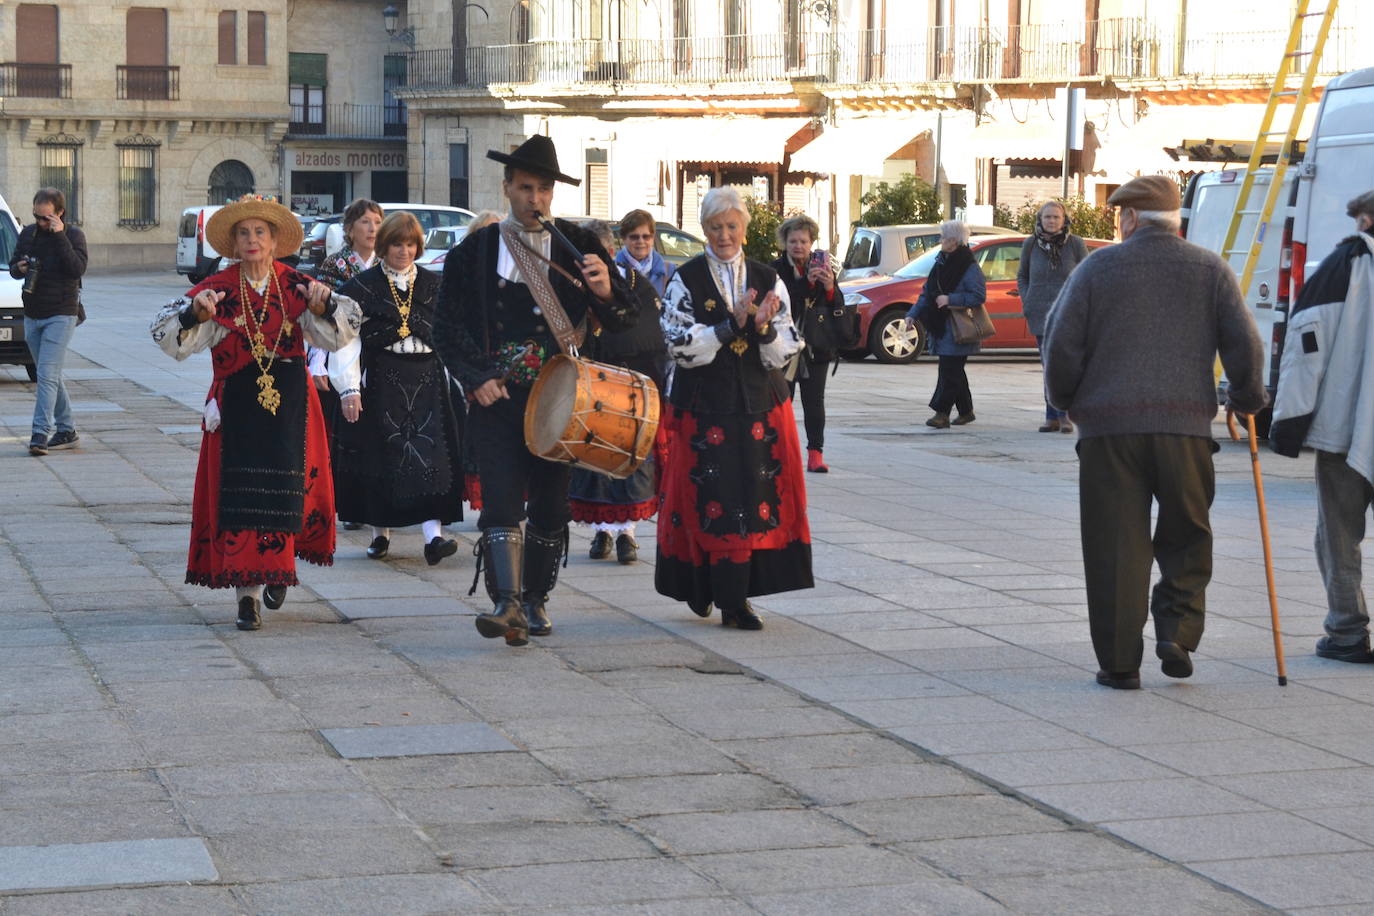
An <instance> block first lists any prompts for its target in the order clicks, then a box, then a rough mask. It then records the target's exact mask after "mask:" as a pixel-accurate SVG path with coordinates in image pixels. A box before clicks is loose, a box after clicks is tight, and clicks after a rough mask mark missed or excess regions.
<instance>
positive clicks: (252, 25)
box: [248, 10, 324, 86]
mask: <svg viewBox="0 0 1374 916" xmlns="http://www.w3.org/2000/svg"><path fill="white" fill-rule="evenodd" d="M318 56H319V57H324V55H323V54H320V55H318ZM248 64H249V66H254V67H265V66H267V14H266V13H264V12H261V11H260V10H249V11H248ZM320 76H321V78H323V76H324V73H323V68H322V69H321V74H320ZM319 85H321V86H323V85H324V83H320V84H319Z"/></svg>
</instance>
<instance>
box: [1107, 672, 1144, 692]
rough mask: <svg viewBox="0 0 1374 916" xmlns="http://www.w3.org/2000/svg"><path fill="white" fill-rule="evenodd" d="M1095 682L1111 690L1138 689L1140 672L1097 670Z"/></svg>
mask: <svg viewBox="0 0 1374 916" xmlns="http://www.w3.org/2000/svg"><path fill="white" fill-rule="evenodd" d="M1097 682H1098V683H1099V684H1101V685H1102V686H1103V687H1110V688H1112V689H1113V690H1139V689H1140V672H1139V671H1099V672H1097Z"/></svg>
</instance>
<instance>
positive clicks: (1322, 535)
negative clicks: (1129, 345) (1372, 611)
mask: <svg viewBox="0 0 1374 916" xmlns="http://www.w3.org/2000/svg"><path fill="white" fill-rule="evenodd" d="M1346 214H1347V215H1348V216H1350V217H1352V218H1354V220H1355V234H1354V235H1352V236H1350V237H1349V238H1347V239H1346V240H1345V241H1343V242H1341V243H1340V244H1339V245H1337V246H1336V249H1335V250H1334V251H1332V252H1331V253H1330V254H1329V255H1327V256H1326V258H1325V259H1324V260H1323V261H1322V263H1321V266H1320V267H1318V268H1317V270H1316V272H1315V273H1314V274H1312V276H1311V277H1310V278H1309V279H1308V281H1307V283H1306V284H1305V285H1304V286H1303V288H1302V292H1301V293H1300V294H1299V296H1298V301H1297V303H1296V304H1295V305H1294V306H1293V314H1292V315H1291V316H1290V317H1289V319H1288V330H1287V334H1286V337H1285V343H1284V348H1283V359H1282V361H1281V363H1280V366H1279V390H1278V394H1277V395H1276V396H1275V398H1274V420H1273V423H1272V425H1271V426H1270V430H1269V444H1270V446H1271V447H1272V448H1273V449H1274V451H1276V452H1278V453H1279V454H1280V455H1287V456H1288V457H1290V458H1296V457H1298V455H1299V453H1300V452H1301V450H1302V447H1303V446H1304V445H1306V446H1308V447H1309V448H1312V449H1315V450H1316V452H1317V458H1316V478H1317V538H1316V549H1317V566H1318V568H1319V569H1320V570H1321V574H1322V582H1323V583H1324V584H1325V585H1326V608H1327V610H1326V622H1325V628H1326V635H1325V636H1323V637H1321V638H1320V639H1319V640H1317V655H1319V656H1321V657H1322V658H1330V659H1335V660H1336V661H1341V662H1357V663H1359V662H1370V661H1374V656H1371V654H1370V650H1369V611H1368V609H1367V608H1366V607H1365V600H1364V591H1363V590H1362V588H1361V581H1360V580H1361V570H1360V565H1361V564H1360V542H1361V541H1363V540H1364V531H1365V516H1366V515H1367V514H1368V513H1369V506H1370V503H1371V502H1374V484H1371V481H1374V359H1371V358H1370V357H1371V354H1374V191H1366V192H1365V193H1363V194H1361V195H1360V196H1359V197H1356V198H1355V199H1354V200H1352V201H1350V203H1349V204H1347V205H1346Z"/></svg>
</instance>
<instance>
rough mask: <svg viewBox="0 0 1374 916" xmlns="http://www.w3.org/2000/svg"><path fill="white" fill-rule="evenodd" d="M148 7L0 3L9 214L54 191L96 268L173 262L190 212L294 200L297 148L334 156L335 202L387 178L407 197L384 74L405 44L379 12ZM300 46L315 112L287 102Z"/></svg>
mask: <svg viewBox="0 0 1374 916" xmlns="http://www.w3.org/2000/svg"><path fill="white" fill-rule="evenodd" d="M151 2H156V3H158V5H157V6H151V5H149V6H141V5H133V4H130V3H129V2H127V0H115V2H110V0H63V2H62V3H60V4H44V3H17V4H16V3H10V4H3V5H0V95H3V97H4V106H3V113H2V114H0V191H2V192H3V193H4V194H5V196H6V199H7V200H9V202H10V204H11V206H12V207H14V209H15V210H16V212H18V213H20V214H21V215H22V214H23V213H25V212H26V207H27V203H28V198H29V197H30V196H31V194H32V193H33V190H34V189H36V188H37V187H40V186H42V185H44V184H55V185H58V186H61V187H63V188H64V190H66V191H67V192H68V195H69V197H70V198H71V208H70V209H71V211H72V215H73V217H74V218H75V220H76V221H77V222H79V224H80V225H81V226H82V228H83V229H84V230H85V232H86V235H87V238H88V240H89V243H90V248H91V263H92V265H94V266H106V265H135V264H142V265H148V266H156V267H170V266H171V265H172V264H173V263H174V260H173V259H174V249H175V241H176V234H177V227H178V223H179V221H180V216H181V213H182V210H183V209H184V208H186V207H192V206H199V205H204V204H207V203H223V202H224V200H225V199H226V198H228V197H231V196H236V195H238V194H241V193H245V192H249V191H252V192H256V193H260V194H267V195H274V196H286V197H289V196H290V194H291V193H292V190H293V188H292V178H293V174H294V173H295V171H296V170H294V169H292V168H291V166H292V163H293V162H294V161H295V157H296V155H297V153H298V152H299V151H301V150H303V151H305V153H306V154H307V156H308V154H310V153H312V152H313V153H315V154H322V155H325V156H333V155H335V154H339V155H341V161H342V162H343V163H344V164H343V165H341V166H340V168H338V169H331V170H330V171H333V172H336V173H343V174H344V175H345V176H346V180H344V181H341V182H338V183H339V184H340V185H342V192H341V196H346V195H347V194H350V193H354V192H359V193H366V192H368V191H370V190H371V182H372V180H373V177H374V176H375V175H376V174H377V172H387V171H390V172H391V173H392V176H391V177H390V178H388V177H385V176H384V177H383V178H382V181H383V182H384V183H385V182H386V181H391V182H392V184H391V185H390V188H391V189H392V191H393V193H404V184H403V178H402V179H400V180H399V181H398V180H397V179H396V178H395V176H396V175H397V174H403V170H404V166H403V160H404V125H403V124H402V126H401V127H400V129H399V131H398V130H397V129H396V128H394V127H393V128H388V127H387V122H386V118H385V112H384V108H385V91H384V73H383V68H384V66H385V65H384V58H385V56H386V53H387V51H388V50H391V51H394V52H405V51H406V50H408V49H407V48H406V47H405V46H402V45H397V44H396V42H395V41H394V40H393V39H392V38H391V37H390V36H388V35H387V34H386V32H385V31H384V29H383V22H382V8H383V6H384V5H385V4H383V3H378V2H374V0H246V2H245V3H244V4H243V5H241V6H235V5H234V3H233V2H226V3H220V4H207V3H204V2H203V0H151ZM340 49H343V51H342V53H341V52H340ZM296 53H305V54H308V55H319V56H322V57H323V58H324V60H323V61H321V60H320V59H319V57H316V58H313V60H314V63H315V65H316V67H317V69H319V67H320V65H321V64H322V65H323V71H322V74H321V75H322V76H323V79H320V80H318V81H319V82H324V83H325V84H326V87H322V88H326V91H328V93H329V94H328V97H327V100H326V101H325V106H324V107H323V108H322V109H320V110H318V111H314V110H312V111H308V112H307V111H305V110H304V108H303V107H302V106H296V107H294V108H293V105H292V83H291V77H292V74H293V70H299V69H300V67H299V64H296V65H295V66H293V63H295V62H296V61H297V58H296V57H295V56H294V55H295V54H296ZM303 131H304V132H303ZM293 148H294V149H293ZM364 152H365V153H366V155H361V153H364ZM349 155H354V156H355V161H356V163H357V164H356V165H352V164H350V163H349V161H348V156H349ZM306 161H310V160H309V159H308V158H307V159H306ZM316 161H318V160H316ZM379 165H380V166H381V167H378V166H379ZM386 166H390V168H389V169H388V168H386ZM308 168H309V167H308V166H307V167H305V168H303V169H301V170H302V171H304V170H308ZM398 189H399V190H398Z"/></svg>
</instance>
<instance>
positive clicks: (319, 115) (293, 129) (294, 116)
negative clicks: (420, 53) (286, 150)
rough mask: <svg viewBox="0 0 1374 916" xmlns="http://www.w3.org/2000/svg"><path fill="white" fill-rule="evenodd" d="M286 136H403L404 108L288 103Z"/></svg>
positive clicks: (404, 130) (391, 105) (364, 138)
mask: <svg viewBox="0 0 1374 916" xmlns="http://www.w3.org/2000/svg"><path fill="white" fill-rule="evenodd" d="M286 135H287V136H288V137H331V138H336V139H350V140H380V139H386V138H389V137H395V138H398V139H403V138H404V137H405V135H406V109H405V105H404V104H401V103H397V104H388V105H351V104H347V103H339V104H334V105H292V106H291V122H290V124H289V125H288V127H287V129H286Z"/></svg>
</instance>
